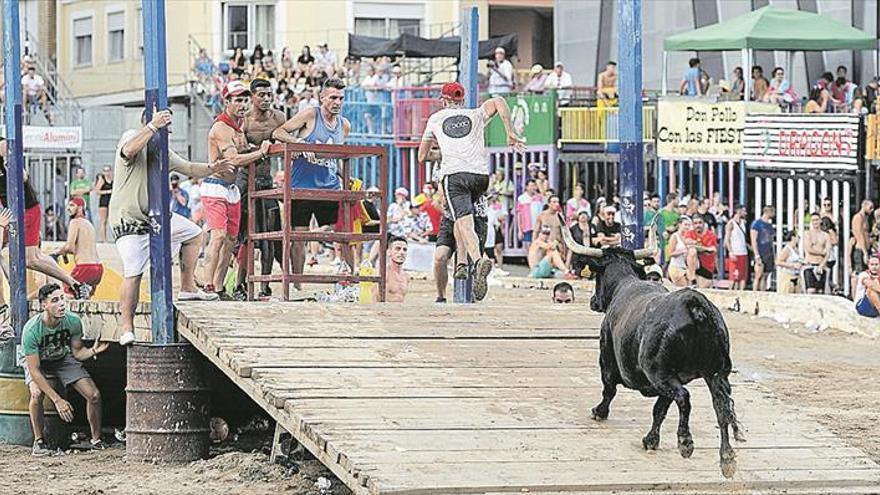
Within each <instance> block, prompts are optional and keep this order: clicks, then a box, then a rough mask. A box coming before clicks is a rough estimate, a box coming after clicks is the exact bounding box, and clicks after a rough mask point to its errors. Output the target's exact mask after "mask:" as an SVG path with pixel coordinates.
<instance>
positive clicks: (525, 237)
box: [523, 230, 532, 242]
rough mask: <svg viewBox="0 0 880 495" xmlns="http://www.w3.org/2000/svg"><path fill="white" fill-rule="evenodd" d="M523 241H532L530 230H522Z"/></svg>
mask: <svg viewBox="0 0 880 495" xmlns="http://www.w3.org/2000/svg"><path fill="white" fill-rule="evenodd" d="M523 242H532V231H531V230H529V231H527V232H523Z"/></svg>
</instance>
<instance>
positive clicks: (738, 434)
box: [733, 428, 746, 442]
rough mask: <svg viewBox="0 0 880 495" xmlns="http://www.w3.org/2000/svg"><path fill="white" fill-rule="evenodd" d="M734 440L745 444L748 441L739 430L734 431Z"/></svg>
mask: <svg viewBox="0 0 880 495" xmlns="http://www.w3.org/2000/svg"><path fill="white" fill-rule="evenodd" d="M733 438H734V440H736V441H737V442H745V441H746V437H745V435H743V434H742V432H741V431H740V430H739V429H738V428H737V429H736V430H733Z"/></svg>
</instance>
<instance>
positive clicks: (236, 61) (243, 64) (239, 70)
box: [229, 46, 247, 77]
mask: <svg viewBox="0 0 880 495" xmlns="http://www.w3.org/2000/svg"><path fill="white" fill-rule="evenodd" d="M229 63H230V65H231V66H232V73H233V74H236V75H237V76H238V77H241V76H242V74H244V72H245V70H246V69H247V58H246V57H245V56H244V50H242V48H241V47H240V46H237V47H235V51H233V52H232V57H231V58H230V59H229Z"/></svg>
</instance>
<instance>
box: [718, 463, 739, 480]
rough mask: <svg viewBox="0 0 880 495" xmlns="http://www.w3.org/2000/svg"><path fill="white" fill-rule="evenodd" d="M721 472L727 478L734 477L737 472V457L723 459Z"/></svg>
mask: <svg viewBox="0 0 880 495" xmlns="http://www.w3.org/2000/svg"><path fill="white" fill-rule="evenodd" d="M721 474H722V475H723V476H724V477H725V478H727V479H730V478H733V475H734V474H736V459H728V460H726V461H725V460H723V459H722V460H721Z"/></svg>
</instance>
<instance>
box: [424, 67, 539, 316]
mask: <svg viewBox="0 0 880 495" xmlns="http://www.w3.org/2000/svg"><path fill="white" fill-rule="evenodd" d="M464 96H465V90H464V86H462V85H461V84H459V83H457V82H453V83H449V84H446V85H444V86H443V89H442V90H441V91H440V101H441V102H442V104H443V107H444V108H443V109H442V110H440V111H438V112H436V113H434V114H433V115H431V117H430V118H429V119H428V123H427V125H426V126H425V133H424V134H423V135H422V142H421V144H420V145H419V161H420V162H423V161H425V158H427V157H428V153H429V151H430V150H431V145H432V143H433V141H434V140H435V139H436V140H437V144H438V145H439V147H440V154H441V155H442V161H441V163H440V173H439V176H440V177H439V178H438V180H441V179H442V182H441V185H442V188H443V195H444V197H445V198H446V202H447V205H448V206H449V213H450V215H451V216H452V219H453V221H454V232H455V238H456V240H457V241H459V242H461V243H463V244H464V246H465V248H466V249H465V251H466V252H467V255H468V256H469V257H470V259H471V260H472V261H474V262H475V265H474V299H476V300H478V301H479V300H482V299H483V298H484V297H486V291H487V290H488V285H487V282H486V277H488V276H489V272H491V271H492V261H491V260H490V259H488V258H485V257H483V256H482V255H481V253H480V241H479V239H478V238H477V234H476V232H475V231H474V210H475V204H476V202H477V201H478V200H479V199H480V198H481V197H482V196H483V195H484V194H485V193H486V191H487V190H488V189H489V158H488V156H487V154H486V146H485V141H484V139H483V129H484V128H485V127H486V125H487V124H488V123H489V122H490V121H491V120H492V117H494V116H495V114H498V115H500V116H501V121H502V122H503V123H504V129H505V130H506V131H507V144H509V145H511V146H513V147H514V148H515V149H516V151H520V152H522V151H525V145H524V144H523V142H522V141H521V140H520V138H518V137H517V136H516V134H515V133H514V130H513V126H512V125H511V123H510V108H509V107H508V106H507V102H505V101H504V99H503V98H492V99H490V100H488V101H486V102H485V103H483V104H482V105H481V106H480V107H478V108H465V107H464ZM466 267H467V265H466V264H465V263H460V264H459V265H458V266H456V268H455V277H456V278H459V279H463V278H467V275H468V274H467V268H466Z"/></svg>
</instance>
